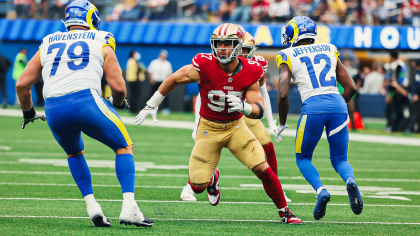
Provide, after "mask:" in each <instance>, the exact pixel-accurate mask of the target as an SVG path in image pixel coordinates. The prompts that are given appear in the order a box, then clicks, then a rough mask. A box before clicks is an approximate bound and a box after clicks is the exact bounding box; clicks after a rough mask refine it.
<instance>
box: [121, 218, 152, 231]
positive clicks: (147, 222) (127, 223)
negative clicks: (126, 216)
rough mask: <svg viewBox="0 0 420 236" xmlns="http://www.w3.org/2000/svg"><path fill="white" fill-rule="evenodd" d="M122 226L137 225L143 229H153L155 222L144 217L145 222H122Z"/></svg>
mask: <svg viewBox="0 0 420 236" xmlns="http://www.w3.org/2000/svg"><path fill="white" fill-rule="evenodd" d="M120 224H125V225H135V226H137V227H140V226H141V227H146V228H149V227H152V226H153V224H154V222H153V220H151V219H149V218H147V217H145V216H144V220H143V221H140V222H131V221H127V220H120Z"/></svg>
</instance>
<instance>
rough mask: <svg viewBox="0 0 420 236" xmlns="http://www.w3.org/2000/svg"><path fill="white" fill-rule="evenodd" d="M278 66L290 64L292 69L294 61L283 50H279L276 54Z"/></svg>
mask: <svg viewBox="0 0 420 236" xmlns="http://www.w3.org/2000/svg"><path fill="white" fill-rule="evenodd" d="M276 62H277V67H278V68H280V65H281V64H286V65H287V66H289V69H290V71H292V62H291V61H290V58H289V57H288V56H287V55H286V54H285V53H283V52H279V53H278V54H277V56H276Z"/></svg>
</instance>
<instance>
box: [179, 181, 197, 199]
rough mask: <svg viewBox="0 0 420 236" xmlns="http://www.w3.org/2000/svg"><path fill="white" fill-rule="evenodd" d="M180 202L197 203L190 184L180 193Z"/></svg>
mask: <svg viewBox="0 0 420 236" xmlns="http://www.w3.org/2000/svg"><path fill="white" fill-rule="evenodd" d="M181 200H182V201H188V202H195V201H197V198H195V197H194V191H193V190H192V188H191V185H190V184H187V186H184V189H183V190H182V192H181Z"/></svg>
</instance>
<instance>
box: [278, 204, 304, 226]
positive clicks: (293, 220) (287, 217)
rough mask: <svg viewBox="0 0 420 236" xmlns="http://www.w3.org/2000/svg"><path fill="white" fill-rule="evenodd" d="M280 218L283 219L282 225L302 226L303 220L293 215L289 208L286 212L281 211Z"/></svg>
mask: <svg viewBox="0 0 420 236" xmlns="http://www.w3.org/2000/svg"><path fill="white" fill-rule="evenodd" d="M279 216H280V218H281V223H286V224H294V225H301V224H302V220H301V219H299V218H298V217H297V216H295V215H293V213H292V212H291V211H290V209H289V207H286V208H285V209H284V211H281V210H279Z"/></svg>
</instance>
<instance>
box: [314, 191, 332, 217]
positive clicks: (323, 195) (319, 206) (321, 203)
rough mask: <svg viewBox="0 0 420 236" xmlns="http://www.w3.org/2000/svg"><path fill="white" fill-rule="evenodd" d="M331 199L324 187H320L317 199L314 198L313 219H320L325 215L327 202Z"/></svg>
mask: <svg viewBox="0 0 420 236" xmlns="http://www.w3.org/2000/svg"><path fill="white" fill-rule="evenodd" d="M330 200H331V195H330V194H329V193H328V192H327V190H326V189H322V190H321V192H320V193H319V194H318V199H317V200H316V205H315V209H314V218H315V220H320V219H321V218H322V217H324V216H325V212H326V211H327V203H328V202H329V201H330Z"/></svg>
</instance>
